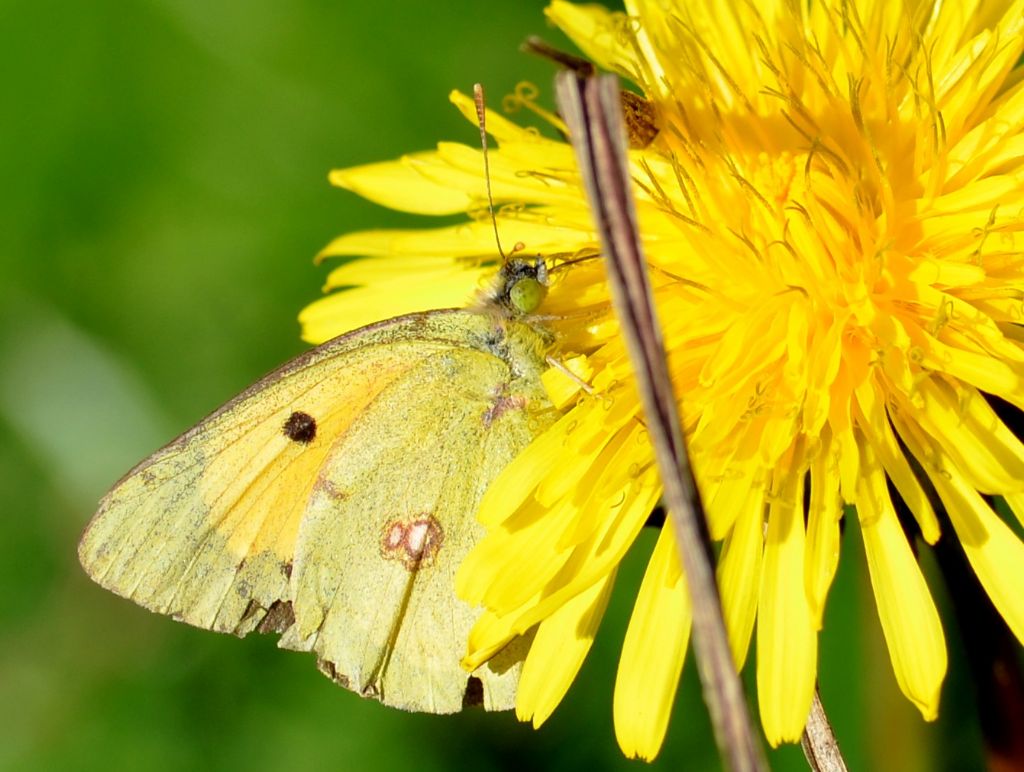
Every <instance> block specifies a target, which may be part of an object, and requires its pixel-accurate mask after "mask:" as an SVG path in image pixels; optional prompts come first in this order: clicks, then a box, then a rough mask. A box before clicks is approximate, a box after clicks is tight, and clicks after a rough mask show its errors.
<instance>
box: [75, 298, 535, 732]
mask: <svg viewBox="0 0 1024 772" xmlns="http://www.w3.org/2000/svg"><path fill="white" fill-rule="evenodd" d="M538 349H539V343H538V339H537V333H535V332H533V331H532V330H531V329H530V328H528V327H526V326H525V325H522V324H520V323H517V322H509V321H499V320H496V319H492V318H488V317H487V316H486V315H482V314H474V313H469V312H462V311H445V312H430V313H427V314H415V315H411V316H407V317H401V318H399V319H395V320H390V321H389V322H385V323H382V324H379V325H374V326H371V327H368V328H363V329H362V330H358V331H356V332H354V333H350V334H348V335H345V336H342V337H341V338H337V339H335V340H333V341H330V342H328V343H326V344H324V345H323V346H320V347H318V348H317V349H314V350H312V351H311V352H309V353H308V354H306V355H305V356H303V357H300V358H298V359H296V360H294V361H293V362H291V363H289V364H287V365H285V366H284V367H283V368H281V369H280V370H278V371H277V372H275V373H273V374H271V375H270V376H268V377H267V378H265V379H263V380H262V381H260V382H259V383H257V384H256V385H255V386H253V387H252V388H250V389H249V390H247V391H246V392H244V393H243V394H242V395H240V396H239V397H238V398H236V399H235V400H232V402H230V403H228V404H227V405H225V406H224V407H223V408H221V409H220V410H218V411H217V412H216V413H214V414H213V415H211V416H210V417H209V418H207V419H206V420H204V421H203V422H202V423H200V424H199V425H198V426H196V427H195V428H194V429H192V430H191V431H189V432H187V433H186V434H184V435H182V436H181V437H180V438H178V439H177V440H175V441H174V442H172V443H171V444H170V445H168V446H167V447H166V448H164V449H163V450H161V451H158V452H157V453H156V454H154V455H153V456H151V457H150V458H149V459H147V460H146V461H144V462H143V463H142V464H140V465H139V466H138V467H136V468H135V469H133V470H132V471H131V472H129V473H128V475H126V476H125V477H124V478H123V479H122V480H121V481H120V482H119V483H118V484H117V485H115V487H114V488H113V490H111V492H110V493H109V494H108V495H107V496H106V498H105V499H104V500H103V502H102V503H101V505H100V509H99V512H98V513H97V514H96V516H95V517H94V518H93V521H92V522H91V523H90V525H89V527H88V529H87V530H86V532H85V534H84V536H83V538H82V542H81V545H80V548H79V556H80V559H81V562H82V565H83V566H84V567H85V569H86V571H87V572H88V573H89V575H90V576H92V577H93V579H95V580H96V581H97V582H98V583H99V584H101V585H102V586H104V587H106V588H108V589H110V590H112V591H114V592H115V593H117V594H119V595H122V596H124V597H127V598H130V599H132V600H134V601H136V602H137V603H139V604H141V605H143V606H145V607H146V608H149V609H151V610H153V611H157V612H160V613H164V614H169V615H171V616H173V617H175V618H178V619H181V620H183V621H185V622H188V623H190V624H193V625H197V626H200V627H206V628H210V629H214V630H219V631H224V632H232V633H235V634H238V635H244V634H246V633H248V632H250V631H251V630H253V629H260V630H261V631H269V630H276V631H279V632H283V633H284V638H283V640H282V645H285V646H288V647H290V648H297V649H302V650H312V651H315V652H316V654H317V656H318V659H319V660H320V661H321V667H322V669H323V670H325V672H327V673H328V674H330V675H333V676H334V677H335V678H336V680H338V681H340V682H341V683H343V684H345V685H347V686H350V688H353V689H355V690H357V691H359V692H361V693H363V694H366V695H369V696H374V697H376V698H378V699H381V700H382V701H383V702H386V703H388V704H393V705H397V706H399V707H403V708H407V709H411V710H425V711H432V712H450V711H453V710H458V709H460V708H461V706H462V702H463V699H464V696H465V694H466V689H467V685H468V686H469V689H470V691H478V690H479V687H480V686H483V687H484V688H483V694H482V701H483V702H484V703H485V705H486V706H488V707H491V708H505V707H510V706H511V704H512V700H513V694H514V682H515V672H514V668H506V666H507V664H508V663H505V664H502V665H491V667H490V668H489V669H487V672H483V673H481V672H478V673H477V674H474V675H476V677H477V679H478V682H470V681H468V680H467V679H468V675H467V674H465V673H463V672H462V671H461V670H459V668H458V659H459V656H460V655H461V653H462V651H463V648H464V646H465V640H466V635H467V633H468V629H469V626H470V625H471V624H472V622H473V620H474V619H475V617H476V612H474V611H472V610H470V609H469V608H468V607H466V606H465V605H464V604H462V603H461V601H458V600H457V599H456V598H455V597H454V592H453V586H454V583H453V581H452V576H453V574H454V571H455V570H456V568H457V566H458V563H459V562H460V561H461V559H462V557H463V556H464V554H465V553H466V552H467V551H468V549H469V548H470V546H471V545H472V544H473V543H474V542H475V541H476V540H477V539H478V538H479V537H480V535H481V532H480V527H479V526H478V524H476V522H475V520H474V514H475V510H476V505H477V503H478V501H479V498H480V495H482V492H483V490H485V489H486V486H487V484H488V483H489V482H490V480H491V479H493V477H494V475H495V474H497V472H498V471H500V469H501V468H502V467H503V466H504V465H505V464H506V463H507V462H508V461H509V460H510V459H511V457H512V456H514V455H515V453H517V452H518V451H519V450H520V449H521V448H523V447H525V445H526V444H527V443H528V442H529V441H530V439H531V438H532V437H533V436H535V434H536V433H538V432H539V431H542V430H543V429H544V428H545V427H546V426H548V425H549V424H550V422H551V421H552V420H553V417H554V416H553V409H552V408H551V406H550V404H549V403H548V402H547V399H546V397H545V395H544V392H543V389H542V388H541V386H540V382H539V372H540V368H541V364H542V363H541V361H540V354H539V353H538ZM513 658H514V657H513ZM485 668H487V666H485ZM502 669H507V672H504V673H503V672H499V671H501V670H502ZM481 670H484V668H482V669H481ZM471 696H472V695H471ZM471 701H474V700H471Z"/></svg>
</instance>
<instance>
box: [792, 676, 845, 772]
mask: <svg viewBox="0 0 1024 772" xmlns="http://www.w3.org/2000/svg"><path fill="white" fill-rule="evenodd" d="M800 745H801V747H803V749H804V756H806V757H807V765H808V766H809V767H810V768H811V769H812V770H813V772H846V761H845V760H844V759H843V754H842V753H841V752H840V751H839V743H838V742H836V736H835V735H834V734H833V733H832V724H831V723H830V722H829V720H828V715H826V713H825V707H824V706H823V705H822V704H821V697H820V696H819V694H818V688H817V687H815V688H814V701H813V702H812V703H811V713H810V715H809V716H808V717H807V726H806V727H804V736H803V737H802V738H801V739H800Z"/></svg>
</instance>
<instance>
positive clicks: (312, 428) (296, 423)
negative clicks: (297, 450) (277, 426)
mask: <svg viewBox="0 0 1024 772" xmlns="http://www.w3.org/2000/svg"><path fill="white" fill-rule="evenodd" d="M284 434H285V436H286V437H287V438H288V439H290V440H292V441H294V442H301V443H302V444H303V445H308V444H309V443H311V442H312V441H313V439H314V438H315V437H316V419H314V418H313V416H311V415H310V414H309V413H303V412H302V411H301V410H296V411H295V412H294V413H292V414H291V415H290V416H288V420H287V421H285V422H284Z"/></svg>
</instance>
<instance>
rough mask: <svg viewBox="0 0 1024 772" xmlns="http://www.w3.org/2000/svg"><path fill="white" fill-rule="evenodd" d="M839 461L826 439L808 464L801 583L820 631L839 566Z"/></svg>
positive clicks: (841, 504)
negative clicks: (805, 555) (809, 482)
mask: <svg viewBox="0 0 1024 772" xmlns="http://www.w3.org/2000/svg"><path fill="white" fill-rule="evenodd" d="M842 515H843V502H842V500H841V499H840V498H839V461H838V458H837V457H836V453H835V451H834V448H833V446H832V443H831V442H830V441H829V438H828V437H827V436H826V437H825V441H824V443H823V445H822V448H821V452H820V453H819V455H818V457H817V458H816V459H815V460H814V461H813V462H812V463H811V498H810V501H809V503H808V512H807V558H806V562H805V565H804V582H805V585H806V588H807V600H808V602H809V603H810V604H811V616H812V618H813V620H814V627H815V629H818V630H820V629H821V620H822V617H823V616H824V613H825V601H826V599H827V598H828V590H829V587H830V586H831V585H832V579H833V577H834V576H835V574H836V566H838V565H839V520H840V518H841V517H842Z"/></svg>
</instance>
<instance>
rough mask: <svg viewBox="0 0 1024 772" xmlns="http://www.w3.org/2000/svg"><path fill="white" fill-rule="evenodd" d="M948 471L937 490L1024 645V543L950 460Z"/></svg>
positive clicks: (984, 581)
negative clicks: (1022, 590)
mask: <svg viewBox="0 0 1024 772" xmlns="http://www.w3.org/2000/svg"><path fill="white" fill-rule="evenodd" d="M944 470H945V472H946V474H935V475H933V476H932V482H933V483H934V484H935V490H936V491H938V494H939V496H940V497H941V498H942V501H943V503H945V505H946V509H947V511H948V512H949V519H950V520H951V521H952V523H953V528H954V529H955V530H956V535H957V536H958V537H959V538H960V544H961V545H962V546H963V548H964V552H965V553H967V559H968V561H970V564H971V566H972V567H973V568H974V573H976V574H977V575H978V580H979V581H980V582H981V586H982V587H984V588H985V592H987V593H988V596H989V598H991V599H992V603H993V604H994V605H995V607H996V609H997V610H998V611H999V613H1000V615H1001V616H1002V617H1003V619H1005V620H1006V624H1007V625H1009V627H1010V629H1011V630H1012V631H1013V634H1014V635H1016V636H1017V639H1018V640H1019V641H1021V642H1022V643H1024V592H1021V588H1022V587H1024V544H1022V543H1021V540H1020V539H1019V538H1018V537H1017V534H1015V533H1014V532H1013V531H1012V530H1011V529H1010V527H1009V526H1008V525H1007V524H1006V523H1004V522H1003V521H1002V519H1001V518H1000V517H999V516H998V515H997V514H996V513H995V512H993V511H992V508H991V507H989V505H988V504H987V503H986V502H985V500H984V499H983V498H982V497H981V496H980V495H979V494H978V492H977V491H976V490H974V488H973V487H971V486H970V485H969V484H968V483H967V481H966V480H965V479H964V477H963V476H962V475H961V474H959V472H958V471H957V470H956V468H955V467H953V466H952V465H951V464H949V463H948V459H946V463H945V464H944Z"/></svg>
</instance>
